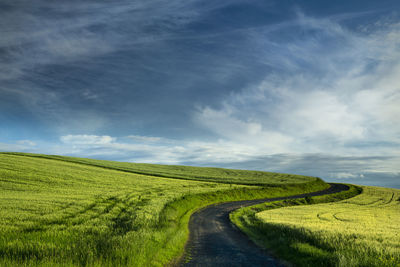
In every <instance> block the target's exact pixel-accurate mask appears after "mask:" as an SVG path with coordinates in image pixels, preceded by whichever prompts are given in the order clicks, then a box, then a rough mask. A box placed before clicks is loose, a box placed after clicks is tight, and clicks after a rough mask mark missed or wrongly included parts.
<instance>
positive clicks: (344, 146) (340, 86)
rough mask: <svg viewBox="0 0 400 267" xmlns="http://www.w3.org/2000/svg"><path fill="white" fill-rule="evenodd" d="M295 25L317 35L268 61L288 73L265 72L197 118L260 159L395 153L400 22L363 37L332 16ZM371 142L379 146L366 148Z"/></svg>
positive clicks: (399, 100)
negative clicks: (286, 155)
mask: <svg viewBox="0 0 400 267" xmlns="http://www.w3.org/2000/svg"><path fill="white" fill-rule="evenodd" d="M297 27H301V28H302V30H304V31H312V30H313V31H316V33H315V34H314V38H307V39H305V40H297V41H295V42H294V43H293V44H292V45H289V51H285V53H278V54H277V55H276V56H275V57H272V59H268V58H267V57H265V59H264V60H266V61H268V60H270V62H272V63H275V62H285V63H284V64H285V65H286V69H288V70H290V71H288V72H282V73H274V74H266V77H265V79H264V80H263V81H262V82H261V83H260V84H258V85H254V86H250V87H248V88H243V90H242V91H241V92H239V93H236V94H232V95H231V96H229V97H228V98H227V99H225V100H224V102H223V103H221V106H220V107H219V108H211V107H207V106H206V107H203V108H201V109H199V111H198V113H197V114H195V116H194V120H196V121H197V122H199V124H200V125H203V126H205V127H206V128H208V129H209V130H210V131H211V132H213V133H215V134H217V135H218V136H220V138H222V140H224V141H225V142H230V143H232V145H233V146H238V147H239V146H244V145H247V146H248V149H249V151H256V152H257V153H256V154H257V155H259V154H262V153H264V155H268V154H273V153H327V152H329V153H334V154H342V155H346V154H356V155H363V154H365V153H372V154H374V155H379V154H382V153H389V154H390V155H395V154H396V150H397V149H398V147H399V145H400V138H399V137H400V117H399V115H398V114H400V105H399V103H400V24H393V25H390V27H386V28H384V29H380V30H377V31H375V32H369V33H363V34H360V33H356V32H351V31H349V30H347V29H345V28H343V27H341V26H340V25H339V24H337V23H335V22H333V21H330V20H327V19H325V20H318V19H311V18H307V17H306V16H300V18H299V23H298V25H297ZM252 36H253V38H255V39H256V41H257V42H258V43H262V41H261V40H263V39H267V41H266V44H269V43H270V42H271V40H268V36H263V35H255V34H254V33H253V34H252ZM338 40H340V42H338ZM332 43H333V44H332ZM269 46H271V45H270V44H269ZM278 46H279V44H278V43H277V44H276V47H278ZM324 46H329V50H328V49H326V47H324ZM282 49H284V48H282ZM282 55H283V56H282ZM260 57H261V58H263V56H262V55H261V56H260ZM271 60H272V61H271ZM287 66H292V67H290V68H288V67H287ZM304 66H305V67H304ZM371 142H372V143H374V144H375V146H366V145H365V144H368V143H371ZM380 143H392V144H393V146H392V147H388V146H379V144H380ZM217 145H218V144H217Z"/></svg>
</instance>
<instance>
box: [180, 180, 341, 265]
mask: <svg viewBox="0 0 400 267" xmlns="http://www.w3.org/2000/svg"><path fill="white" fill-rule="evenodd" d="M330 185H331V186H330V187H329V188H328V189H325V190H322V191H318V192H313V193H308V194H301V195H294V196H288V197H279V198H266V199H257V200H245V201H234V202H227V203H222V204H216V205H211V206H208V207H206V208H204V209H201V210H199V211H197V212H195V213H194V214H193V215H192V216H191V217H190V222H189V230H190V236H189V241H188V243H187V244H186V253H185V256H184V258H183V260H182V263H181V264H180V265H181V266H219V267H222V266H284V265H283V264H282V263H281V262H280V261H279V260H277V259H275V258H273V257H272V256H271V255H269V254H268V253H267V251H265V250H264V249H262V248H260V247H258V246H257V245H255V244H254V243H253V242H252V241H251V240H250V239H249V238H248V237H247V236H246V235H245V234H244V233H242V232H241V231H240V230H239V229H237V228H236V226H234V225H233V224H232V223H231V221H230V220H229V213H230V212H232V211H234V210H236V209H238V208H240V207H245V206H251V205H255V204H259V203H263V202H271V201H276V200H283V199H294V198H303V197H306V196H319V195H326V194H333V193H337V192H340V191H344V190H348V189H349V187H348V186H347V185H343V184H334V183H332V184H330Z"/></svg>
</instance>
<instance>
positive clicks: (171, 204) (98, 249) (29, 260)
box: [0, 153, 327, 266]
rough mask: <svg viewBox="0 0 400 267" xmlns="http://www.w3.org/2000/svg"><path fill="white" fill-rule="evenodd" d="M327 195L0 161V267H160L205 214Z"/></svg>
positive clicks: (316, 182)
mask: <svg viewBox="0 0 400 267" xmlns="http://www.w3.org/2000/svg"><path fill="white" fill-rule="evenodd" d="M152 168H154V172H152ZM174 176H176V178H177V179H174V178H173V177H174ZM166 177H169V178H166ZM171 178H172V179H171ZM196 179H197V180H201V181H195V180H196ZM237 183H238V184H237ZM243 184H252V185H243ZM259 185H264V186H259ZM267 185H269V186H267ZM326 187H327V184H325V183H324V182H323V181H321V180H320V179H316V178H313V177H305V176H295V175H285V174H276V173H264V172H251V171H236V170H225V169H216V168H195V167H184V166H165V165H164V166H163V165H149V164H132V163H119V162H110V161H99V160H89V159H79V158H70V157H65V158H64V157H60V156H46V155H35V154H20V153H18V154H16V153H14V154H13V153H0V192H1V194H0V266H16V265H27V266H58V265H59V266H68V265H69V266H162V265H165V264H167V263H171V262H173V261H174V260H176V259H178V257H179V256H180V255H181V254H182V252H183V248H184V244H185V241H186V239H187V236H188V229H187V224H188V220H189V217H190V215H191V213H192V212H193V211H195V210H196V209H198V208H200V207H202V206H205V205H209V204H211V203H216V202H222V201H230V200H243V199H256V198H263V197H273V196H284V195H291V194H298V193H302V192H311V191H317V190H321V189H324V188H326Z"/></svg>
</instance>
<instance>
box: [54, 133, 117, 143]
mask: <svg viewBox="0 0 400 267" xmlns="http://www.w3.org/2000/svg"><path fill="white" fill-rule="evenodd" d="M60 140H61V142H63V143H65V144H73V145H107V144H111V143H113V142H114V141H115V138H114V137H111V136H108V135H103V136H98V135H86V134H82V135H71V134H70V135H65V136H61V137H60Z"/></svg>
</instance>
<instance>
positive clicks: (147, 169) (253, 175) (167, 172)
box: [4, 152, 316, 186]
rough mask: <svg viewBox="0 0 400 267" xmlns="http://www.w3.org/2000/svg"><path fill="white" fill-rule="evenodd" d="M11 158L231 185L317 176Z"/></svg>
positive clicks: (281, 181)
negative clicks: (58, 162) (66, 162)
mask: <svg viewBox="0 0 400 267" xmlns="http://www.w3.org/2000/svg"><path fill="white" fill-rule="evenodd" d="M4 154H9V155H23V156H30V157H36V158H45V159H56V160H61V161H68V162H73V163H80V164H85V165H89V166H95V167H101V168H107V169H113V170H118V171H125V172H130V173H136V174H143V175H147V176H156V177H165V178H174V179H185V180H196V181H207V182H216V183H228V184H243V185H263V186H265V185H277V184H288V183H294V184H297V183H305V182H309V181H310V180H312V179H314V180H315V179H316V178H315V177H309V176H303V175H295V174H284V173H275V172H263V171H248V170H234V169H223V168H211V167H192V166H182V165H159V164H147V163H129V162H116V161H107V160H96V159H85V158H74V157H65V156H57V155H42V154H29V153H16V152H9V153H4Z"/></svg>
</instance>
